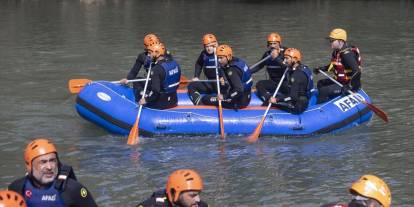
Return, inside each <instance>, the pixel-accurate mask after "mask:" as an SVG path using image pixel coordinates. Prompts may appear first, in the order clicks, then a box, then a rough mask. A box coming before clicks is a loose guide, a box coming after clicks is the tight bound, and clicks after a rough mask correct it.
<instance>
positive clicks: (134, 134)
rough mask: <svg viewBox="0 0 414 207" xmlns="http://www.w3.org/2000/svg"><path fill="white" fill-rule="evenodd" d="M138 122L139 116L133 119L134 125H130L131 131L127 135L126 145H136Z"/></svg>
mask: <svg viewBox="0 0 414 207" xmlns="http://www.w3.org/2000/svg"><path fill="white" fill-rule="evenodd" d="M138 123H139V117H137V120H135V123H134V126H132V128H131V131H130V132H129V135H128V142H127V144H128V145H136V144H138V141H139V138H138V136H139V132H138Z"/></svg>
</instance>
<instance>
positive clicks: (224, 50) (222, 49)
mask: <svg viewBox="0 0 414 207" xmlns="http://www.w3.org/2000/svg"><path fill="white" fill-rule="evenodd" d="M216 54H217V56H224V57H226V58H227V60H228V61H230V60H232V59H233V50H232V49H231V47H230V46H228V45H219V46H218V47H217V52H216Z"/></svg>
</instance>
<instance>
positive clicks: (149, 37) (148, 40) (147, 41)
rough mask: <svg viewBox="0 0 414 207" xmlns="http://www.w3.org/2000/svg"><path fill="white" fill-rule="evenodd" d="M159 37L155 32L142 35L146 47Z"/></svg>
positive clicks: (158, 39) (157, 40)
mask: <svg viewBox="0 0 414 207" xmlns="http://www.w3.org/2000/svg"><path fill="white" fill-rule="evenodd" d="M159 41H160V38H158V37H157V36H156V35H155V34H147V35H145V37H144V47H145V48H148V46H149V45H150V44H151V43H154V42H159Z"/></svg>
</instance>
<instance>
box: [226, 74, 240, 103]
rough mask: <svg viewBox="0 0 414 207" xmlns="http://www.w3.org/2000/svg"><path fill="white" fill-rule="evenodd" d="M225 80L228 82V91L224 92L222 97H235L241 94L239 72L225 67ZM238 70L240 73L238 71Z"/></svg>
mask: <svg viewBox="0 0 414 207" xmlns="http://www.w3.org/2000/svg"><path fill="white" fill-rule="evenodd" d="M227 70H228V71H227V80H228V81H229V84H230V91H229V93H226V94H224V95H223V96H224V97H223V98H224V99H235V98H238V97H239V96H241V95H242V94H243V83H242V81H241V74H240V73H241V72H240V71H239V70H238V69H236V68H234V67H230V68H229V69H227ZM239 72H240V73H239Z"/></svg>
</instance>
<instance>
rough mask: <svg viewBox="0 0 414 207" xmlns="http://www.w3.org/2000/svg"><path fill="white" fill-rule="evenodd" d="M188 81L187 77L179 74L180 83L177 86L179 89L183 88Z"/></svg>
mask: <svg viewBox="0 0 414 207" xmlns="http://www.w3.org/2000/svg"><path fill="white" fill-rule="evenodd" d="M189 82H190V80H188V78H187V77H185V76H183V75H181V76H180V85H179V86H178V88H179V89H185V88H187V85H188V83H189Z"/></svg>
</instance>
